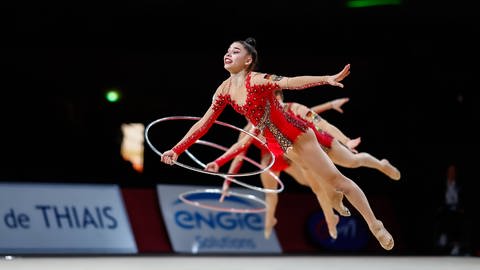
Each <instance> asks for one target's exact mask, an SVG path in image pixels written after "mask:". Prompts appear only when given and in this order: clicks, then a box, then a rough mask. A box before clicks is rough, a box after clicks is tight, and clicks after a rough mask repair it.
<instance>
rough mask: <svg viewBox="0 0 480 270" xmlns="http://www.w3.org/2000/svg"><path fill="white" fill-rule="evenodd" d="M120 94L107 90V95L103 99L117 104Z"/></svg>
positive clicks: (116, 91)
mask: <svg viewBox="0 0 480 270" xmlns="http://www.w3.org/2000/svg"><path fill="white" fill-rule="evenodd" d="M121 96H122V95H121V93H120V91H118V90H108V91H107V93H105V98H106V99H107V100H108V102H112V103H114V102H118V101H119V100H120V97H121Z"/></svg>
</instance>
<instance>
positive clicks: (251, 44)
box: [245, 37, 257, 48]
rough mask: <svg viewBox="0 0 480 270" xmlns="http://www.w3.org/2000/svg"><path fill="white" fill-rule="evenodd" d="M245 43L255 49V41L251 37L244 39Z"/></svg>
mask: <svg viewBox="0 0 480 270" xmlns="http://www.w3.org/2000/svg"><path fill="white" fill-rule="evenodd" d="M245 42H246V43H248V44H249V45H250V46H252V47H254V48H255V45H257V41H256V40H255V39H254V38H253V37H248V38H246V39H245Z"/></svg>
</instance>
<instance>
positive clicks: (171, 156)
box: [161, 150, 178, 165]
mask: <svg viewBox="0 0 480 270" xmlns="http://www.w3.org/2000/svg"><path fill="white" fill-rule="evenodd" d="M177 158H178V155H177V153H175V152H174V151H173V150H168V151H166V152H165V153H163V155H162V158H161V161H162V162H163V163H165V164H168V165H173V164H174V163H175V161H177Z"/></svg>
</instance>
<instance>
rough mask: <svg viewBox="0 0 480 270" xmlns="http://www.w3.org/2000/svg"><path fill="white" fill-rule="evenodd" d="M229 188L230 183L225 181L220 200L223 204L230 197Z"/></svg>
mask: <svg viewBox="0 0 480 270" xmlns="http://www.w3.org/2000/svg"><path fill="white" fill-rule="evenodd" d="M229 187H230V181H228V180H225V181H224V182H223V186H222V195H221V196H220V199H219V201H220V202H223V200H224V199H225V197H228V188H229Z"/></svg>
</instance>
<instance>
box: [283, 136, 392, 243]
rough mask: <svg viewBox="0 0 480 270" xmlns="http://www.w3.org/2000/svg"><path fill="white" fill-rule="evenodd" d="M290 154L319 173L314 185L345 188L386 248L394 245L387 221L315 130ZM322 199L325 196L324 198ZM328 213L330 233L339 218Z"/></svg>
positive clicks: (343, 191)
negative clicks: (323, 146) (326, 149)
mask: <svg viewBox="0 0 480 270" xmlns="http://www.w3.org/2000/svg"><path fill="white" fill-rule="evenodd" d="M286 155H287V157H288V158H289V159H291V160H292V161H293V162H297V163H299V164H304V166H305V167H307V168H308V171H309V172H310V173H312V174H314V175H317V176H318V178H317V177H315V179H317V181H315V182H316V183H311V185H312V186H311V188H312V189H315V188H316V187H317V186H320V185H322V186H323V187H324V188H333V189H334V190H338V191H340V192H342V193H343V194H344V195H345V197H346V198H347V200H348V201H349V202H350V203H351V204H352V205H353V206H354V207H355V208H356V209H357V210H358V211H359V212H360V214H361V215H362V217H363V218H364V220H365V221H366V222H367V224H368V227H369V228H370V231H371V232H372V234H373V235H374V236H375V237H376V238H377V240H378V241H379V243H380V245H381V246H382V247H383V248H384V249H386V250H390V249H392V248H393V246H394V240H393V237H392V236H391V235H390V233H389V232H388V231H387V230H386V229H385V227H384V226H383V223H382V222H381V221H380V220H378V219H377V218H376V217H375V214H374V213H373V211H372V209H371V207H370V204H369V202H368V200H367V197H366V196H365V194H364V193H363V191H362V190H361V189H360V187H359V186H358V185H357V184H356V183H355V182H354V181H352V180H351V179H349V178H348V177H346V176H344V175H343V174H342V173H341V172H340V171H339V170H338V169H337V168H336V167H335V165H334V164H333V162H332V160H330V158H329V157H328V156H327V154H326V153H325V152H324V151H323V150H322V149H321V147H320V145H319V144H318V142H317V139H316V137H315V134H314V132H313V130H311V129H308V130H307V131H306V132H305V133H304V134H302V135H301V136H300V137H299V138H298V139H297V140H296V141H295V142H294V144H293V147H292V149H290V151H288V152H287V153H286ZM320 182H321V183H320ZM323 193H324V192H323ZM317 198H318V196H317ZM319 199H320V200H322V198H319ZM326 205H329V203H328V202H325V204H324V200H322V202H321V206H322V209H323V210H327V211H328V210H329V209H324V208H325V206H326ZM330 211H331V208H330ZM324 214H325V220H326V222H327V224H328V226H329V231H330V233H332V231H331V230H334V232H335V233H336V225H337V223H338V220H335V219H333V220H332V219H331V217H330V216H331V213H329V212H324ZM337 218H338V216H337Z"/></svg>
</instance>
